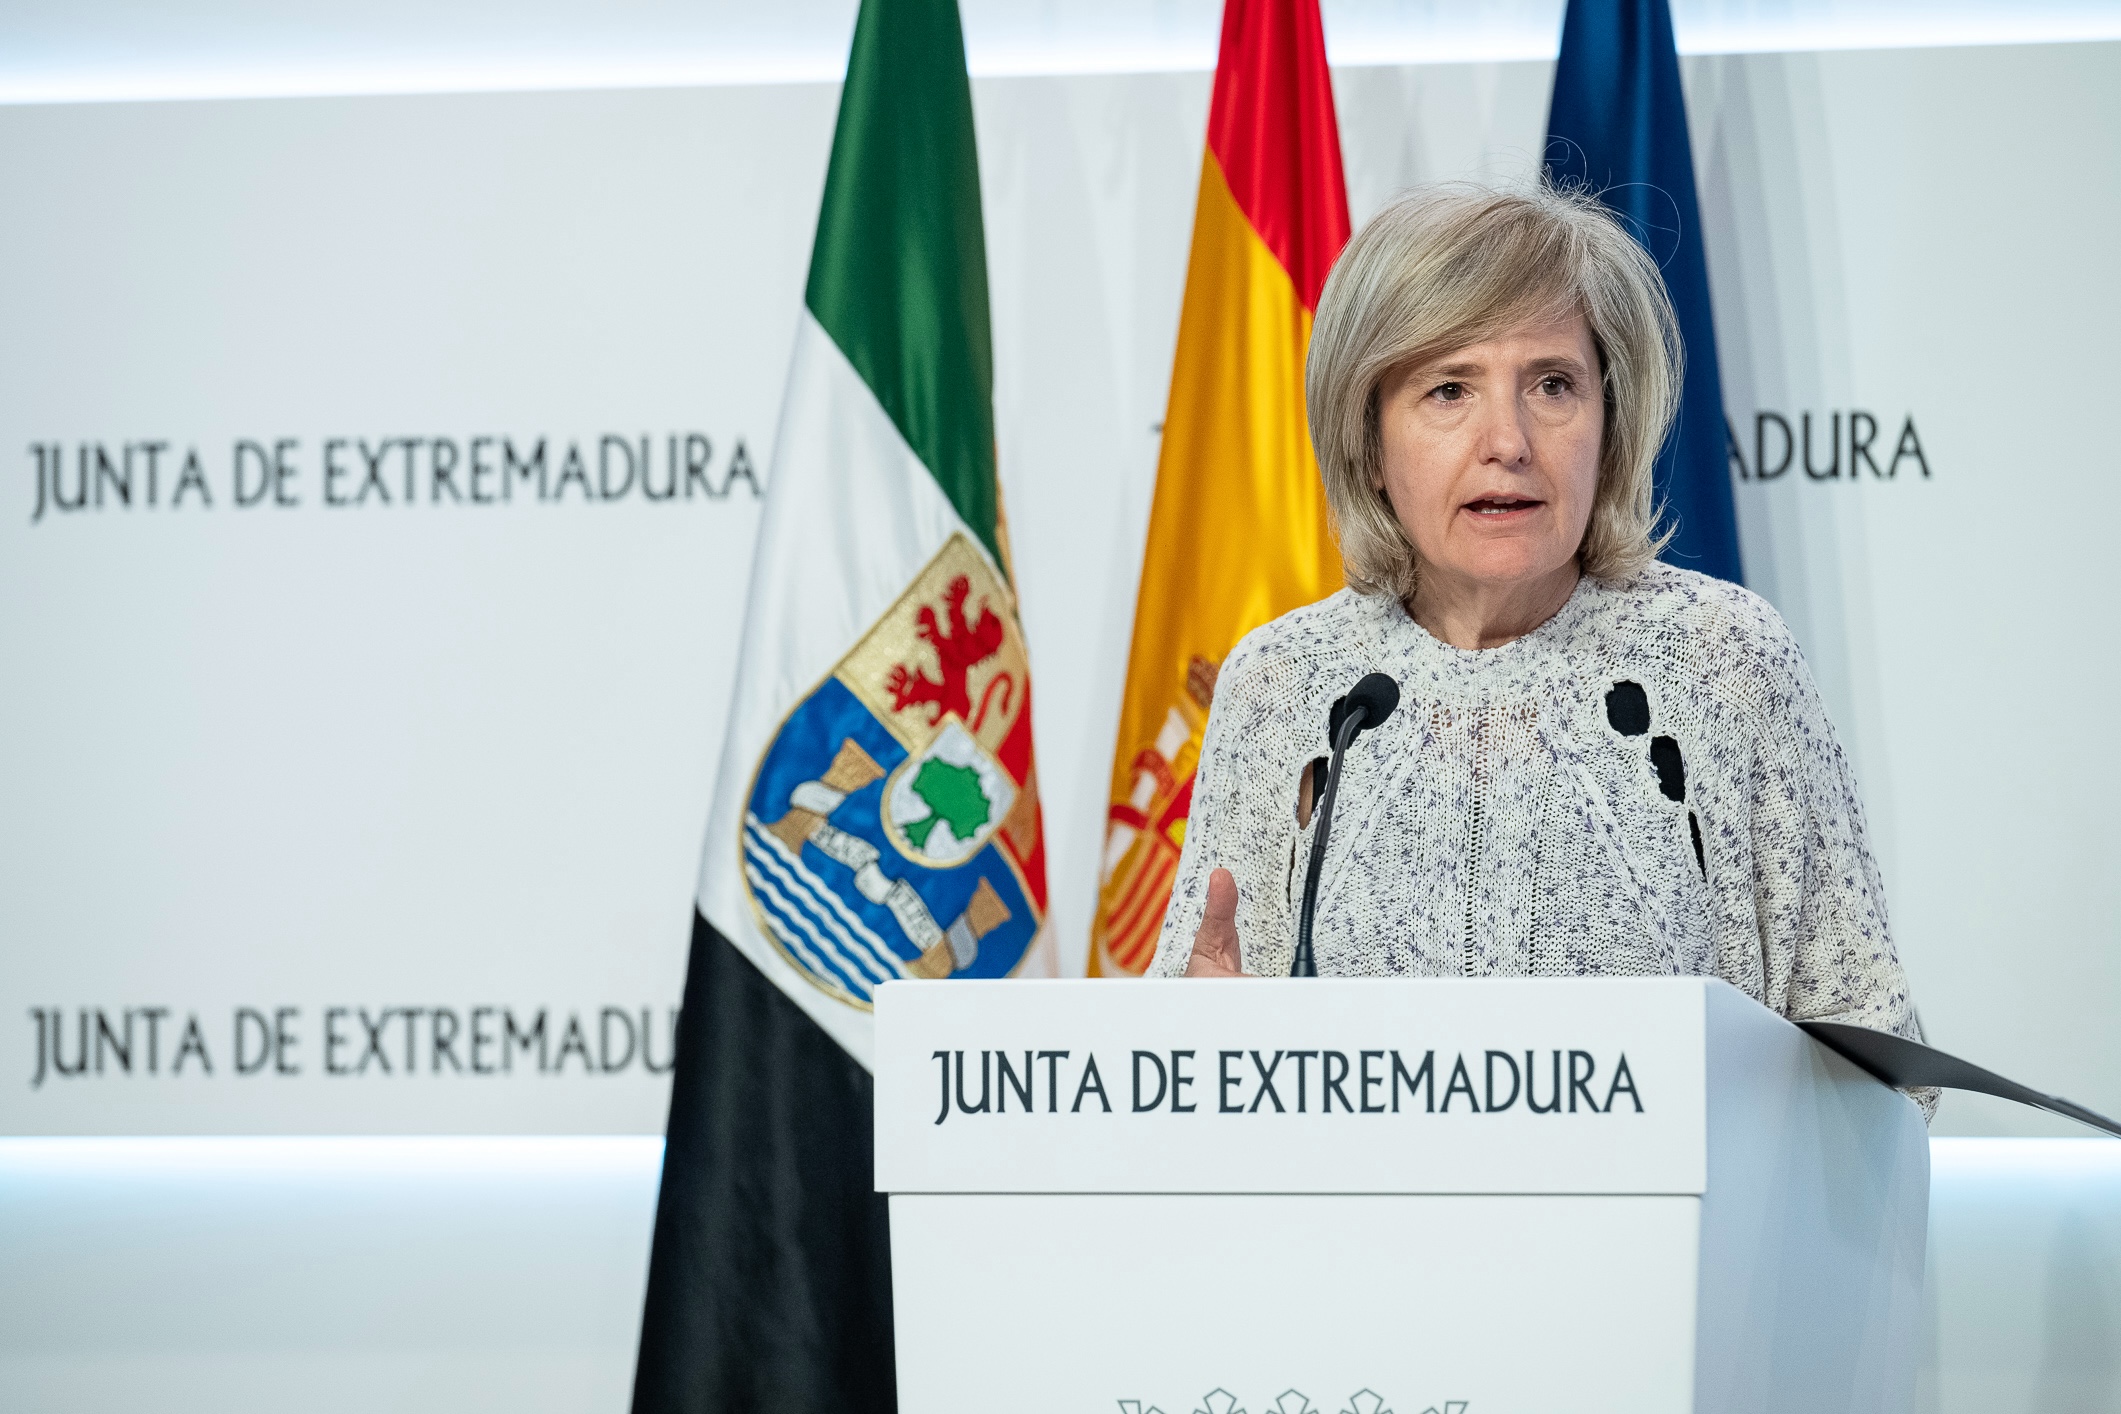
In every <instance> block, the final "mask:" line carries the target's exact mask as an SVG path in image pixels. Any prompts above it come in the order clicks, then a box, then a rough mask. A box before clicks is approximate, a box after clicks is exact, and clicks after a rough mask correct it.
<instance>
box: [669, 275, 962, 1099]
mask: <svg viewBox="0 0 2121 1414" xmlns="http://www.w3.org/2000/svg"><path fill="white" fill-rule="evenodd" d="M772 465H773V470H772V474H771V476H770V477H769V478H768V481H767V486H766V507H765V514H764V516H763V517H762V519H761V522H760V525H759V541H758V551H757V555H756V558H755V559H754V561H753V565H752V573H751V589H750V594H749V596H748V600H747V603H746V609H745V622H744V641H743V647H742V649H741V651H740V653H739V655H738V662H737V672H736V686H735V689H734V691H733V692H732V694H731V697H730V708H729V734H728V736H727V737H726V738H724V740H723V744H722V759H721V767H720V770H719V771H718V772H717V774H716V777H715V786H714V808H713V810H712V812H711V813H710V817H709V821H708V826H707V840H706V846H705V850H704V853H703V855H702V857H701V860H700V887H699V907H700V912H701V913H702V914H703V915H705V917H706V918H707V920H708V922H710V923H712V924H713V925H714V926H715V928H716V929H717V930H718V931H720V932H721V934H722V935H723V936H724V937H726V938H728V939H729V941H730V942H732V943H734V944H735V945H736V947H737V948H738V949H739V950H740V951H742V952H743V954H744V955H745V956H746V957H748V958H750V959H751V961H752V962H753V963H754V964H755V965H756V966H757V967H758V969H759V970H760V971H761V972H763V973H765V974H766V976H767V977H769V978H770V979H772V981H773V983H774V985H775V986H777V987H779V988H780V989H781V991H782V992H783V993H784V994H785V995H786V996H787V997H788V998H789V999H790V1000H791V1001H793V1002H794V1003H795V1004H796V1005H797V1006H799V1007H801V1008H802V1009H803V1011H804V1013H805V1014H806V1015H808V1016H809V1017H810V1018H811V1019H812V1020H813V1021H815V1022H817V1024H818V1025H819V1026H821V1027H823V1028H824V1029H825V1032H826V1034H828V1035H830V1036H831V1037H832V1038H833V1039H834V1040H835V1041H838V1042H839V1043H840V1045H842V1046H844V1047H845V1048H846V1049H847V1052H848V1054H850V1055H852V1056H853V1057H854V1058H855V1059H856V1060H858V1061H860V1062H861V1063H862V1064H863V1065H865V1066H866V1065H868V1064H869V1054H870V1046H871V1038H872V1030H873V1023H872V1019H871V1017H870V1014H869V1013H868V1012H867V1011H866V1010H862V1009H859V1008H856V1007H850V1006H848V1005H847V1004H846V1003H845V1002H843V1001H840V1000H838V999H837V998H835V997H833V996H831V995H829V994H828V993H826V992H825V991H824V990H823V989H822V988H820V987H818V986H817V985H816V984H815V983H813V982H811V981H810V980H809V979H808V978H807V977H805V976H804V975H803V974H802V972H801V971H799V970H798V969H797V968H796V967H795V966H794V965H792V964H791V963H790V962H789V961H788V960H787V958H786V957H784V956H783V955H782V953H781V951H780V949H779V948H778V947H777V946H776V945H775V943H774V942H773V941H772V940H770V939H768V938H767V937H766V935H765V934H764V933H762V932H761V931H760V928H759V923H758V917H757V915H756V914H755V913H754V912H753V910H752V907H751V902H750V900H749V899H747V898H746V897H745V896H744V877H745V873H746V871H747V869H748V868H750V867H752V866H749V865H748V864H747V860H746V844H745V840H744V816H745V815H746V813H748V808H749V804H750V802H749V799H748V797H749V795H750V793H751V782H752V778H753V773H754V772H755V771H756V770H757V769H758V764H759V759H760V758H761V757H762V756H763V755H764V754H765V752H766V748H767V746H768V745H769V744H770V743H771V742H772V740H773V736H774V733H776V732H777V731H779V730H780V727H781V723H782V722H783V721H785V720H786V719H787V715H788V712H789V709H790V708H792V707H793V706H794V705H795V704H796V703H797V702H798V701H799V700H800V699H801V698H802V697H803V696H804V695H805V694H807V693H809V692H810V691H811V690H812V689H813V688H815V687H816V686H817V684H818V683H819V682H820V681H821V680H822V679H823V678H824V677H825V676H826V675H827V674H829V673H830V672H831V671H832V669H833V666H834V665H835V664H836V663H838V662H839V660H840V659H841V658H842V657H844V656H845V655H846V653H847V652H848V650H850V649H851V648H853V647H854V645H855V644H856V643H858V642H860V641H861V637H862V635H863V634H865V633H867V632H868V631H869V628H870V626H871V625H872V624H874V623H875V622H876V621H877V620H878V619H879V618H881V617H882V616H883V615H884V613H885V612H886V611H887V610H889V609H890V607H891V606H892V605H893V604H894V603H896V602H897V601H898V598H899V596H900V595H901V594H903V593H904V592H905V589H906V586H907V584H909V583H910V582H911V581H912V580H913V578H914V576H915V575H917V574H919V573H920V571H921V569H922V567H923V566H925V565H926V564H927V563H928V562H929V561H930V560H931V559H933V558H934V557H935V554H936V552H937V551H939V550H940V549H942V547H943V544H944V543H945V542H946V541H947V540H948V539H949V538H950V535H951V534H952V532H954V531H960V530H963V529H965V526H964V522H963V520H962V519H961V518H960V517H959V516H958V513H957V509H956V507H954V506H952V505H951V504H950V501H949V498H948V497H946V496H944V495H943V488H942V487H941V486H939V485H937V484H936V480H935V477H934V476H933V475H931V474H930V473H929V471H928V468H927V467H926V466H924V465H923V464H922V463H921V460H920V458H919V457H918V456H916V455H915V454H914V451H913V448H912V447H910V446H908V445H907V443H906V439H905V438H904V437H903V436H901V435H900V434H899V430H898V428H897V426H895V425H894V424H893V423H892V421H891V418H890V415H889V414H887V413H886V412H885V411H884V408H883V405H882V404H881V403H879V402H878V401H877V400H876V394H875V392H874V391H872V390H871V389H870V387H869V385H868V384H867V383H866V382H864V381H863V379H862V376H861V375H860V374H859V373H857V372H856V371H855V369H854V365H852V364H851V363H849V362H848V361H847V356H846V355H845V354H844V353H842V352H841V350H840V347H839V345H837V344H835V343H834V342H833V341H832V336H831V335H830V334H827V333H826V332H825V330H824V328H823V327H822V326H821V325H819V323H818V322H817V319H816V317H815V316H814V315H812V314H811V313H810V311H809V310H808V309H807V308H805V309H804V310H803V312H802V315H801V321H800V324H799V326H798V328H797V330H796V338H795V353H794V357H793V358H792V359H791V360H790V367H789V373H788V390H787V393H786V394H785V396H784V398H783V400H782V404H781V421H780V429H779V432H778V434H777V440H776V442H775V444H774V449H773V463H772Z"/></svg>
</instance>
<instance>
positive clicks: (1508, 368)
mask: <svg viewBox="0 0 2121 1414" xmlns="http://www.w3.org/2000/svg"><path fill="white" fill-rule="evenodd" d="M1377 403H1378V406H1377V421H1378V430H1379V432H1380V433H1381V435H1382V441H1383V444H1384V445H1383V450H1384V467H1383V483H1384V485H1383V489H1384V493H1385V496H1386V499H1387V500H1389V501H1390V502H1391V505H1392V511H1393V514H1394V515H1395V516H1396V517H1397V518H1398V520H1399V523H1400V525H1401V527H1402V528H1404V529H1405V531H1406V533H1407V539H1408V540H1410V541H1412V542H1413V545H1414V551H1415V553H1416V554H1417V555H1419V556H1420V557H1421V576H1422V581H1423V585H1424V588H1425V589H1426V588H1428V587H1429V586H1430V585H1431V584H1432V583H1433V581H1434V580H1435V579H1436V578H1441V579H1444V580H1447V581H1452V583H1450V584H1448V585H1445V584H1437V585H1435V586H1434V587H1435V588H1437V589H1439V590H1445V589H1456V590H1459V591H1461V592H1463V591H1475V592H1477V591H1479V590H1483V589H1486V590H1496V589H1502V590H1507V589H1510V588H1513V587H1530V586H1533V585H1535V584H1537V583H1538V582H1539V581H1541V580H1543V579H1545V578H1548V577H1551V576H1555V575H1558V574H1562V573H1566V574H1568V575H1569V576H1570V578H1571V580H1572V582H1573V577H1574V562H1575V558H1576V551H1577V549H1578V548H1579V547H1580V546H1581V545H1582V544H1583V532H1584V527H1585V526H1586V525H1588V524H1589V523H1590V518H1591V501H1592V498H1593V497H1594V496H1595V495H1596V493H1597V490H1598V450H1599V445H1600V442H1601V440H1602V438H1603V436H1604V433H1605V400H1604V397H1603V396H1602V393H1601V388H1600V383H1599V366H1598V350H1597V346H1596V345H1595V344H1594V343H1593V342H1592V340H1591V330H1590V326H1589V325H1588V324H1586V323H1585V322H1584V319H1583V316H1582V315H1580V314H1577V315H1569V316H1566V317H1564V318H1561V319H1557V320H1554V321H1552V322H1549V323H1542V324H1527V325H1523V326H1520V327H1518V328H1516V329H1512V330H1510V331H1509V332H1507V333H1505V334H1502V335H1500V336H1498V337H1496V338H1493V339H1490V340H1488V341H1486V342H1484V343H1478V344H1472V345H1469V346H1467V347H1465V348H1462V349H1454V350H1452V351H1451V352H1449V353H1447V354H1443V355H1440V356H1438V357H1436V358H1432V359H1427V360H1424V361H1423V362H1421V363H1418V364H1411V365H1408V366H1407V367H1405V368H1402V369H1399V370H1396V371H1395V372H1393V373H1391V374H1389V375H1387V376H1386V378H1385V379H1384V381H1383V382H1382V383H1381V384H1380V385H1379V387H1378V391H1377Z"/></svg>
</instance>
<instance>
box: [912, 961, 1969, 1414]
mask: <svg viewBox="0 0 2121 1414" xmlns="http://www.w3.org/2000/svg"><path fill="white" fill-rule="evenodd" d="M876 1022H877V1027H876V1057H875V1064H876V1185H877V1188H878V1189H879V1190H881V1191H883V1192H887V1193H889V1194H890V1195H891V1259H892V1281H893V1292H894V1309H895V1319H896V1325H897V1339H898V1379H899V1407H900V1408H901V1409H904V1410H907V1411H909V1414H974V1411H979V1414H992V1411H998V1410H1011V1411H1015V1410H1022V1411H1027V1414H1028V1412H1029V1411H1053V1414H1061V1411H1067V1414H1114V1411H1133V1414H1149V1411H1151V1410H1159V1411H1162V1414H1193V1412H1194V1411H1206V1414H1235V1411H1237V1410H1245V1411H1248V1414H1298V1412H1299V1411H1312V1414H1383V1411H1386V1410H1390V1411H1393V1412H1394V1414H1427V1412H1428V1411H1432V1410H1433V1411H1436V1414H1564V1411H1566V1412H1567V1414H1594V1411H1612V1414H1622V1411H1625V1414H1664V1411H1671V1412H1672V1414H1679V1411H1689V1410H1691V1411H1703V1414H1707V1411H1715V1414H1737V1412H1738V1411H1756V1410H1757V1411H1763V1412H1764V1411H1778V1414H1779V1412H1780V1411H1788V1410H1804V1411H1807V1414H1821V1411H1828V1410H1834V1411H1839V1410H1850V1411H1857V1410H1860V1411H1864V1414H1875V1411H1900V1410H1903V1409H1905V1408H1906V1407H1907V1406H1908V1405H1909V1403H1910V1402H1911V1400H1912V1395H1913V1386H1914V1370H1915V1360H1916V1354H1917V1340H1918V1335H1919V1312H1920V1299H1921V1291H1922V1264H1923V1244H1924V1237H1925V1227H1926V1221H1927V1213H1928V1202H1929V1148H1928V1144H1927V1142H1926V1134H1925V1131H1924V1128H1923V1124H1922V1117H1921V1114H1920V1112H1919V1111H1917V1110H1916V1108H1915V1107H1914V1105H1912V1104H1911V1103H1910V1102H1909V1101H1908V1100H1907V1099H1906V1098H1905V1097H1904V1096H1901V1095H1899V1094H1897V1093H1896V1092H1894V1091H1892V1090H1889V1089H1887V1088H1885V1087H1884V1086H1882V1085H1880V1084H1879V1083H1878V1082H1876V1081H1875V1080H1872V1079H1871V1078H1870V1077H1869V1076H1867V1075H1865V1074H1864V1073H1862V1072H1861V1071H1859V1070H1857V1069H1856V1068H1855V1067H1853V1066H1851V1065H1849V1064H1848V1063H1847V1062H1845V1061H1843V1060H1842V1059H1841V1058H1840V1057H1838V1056H1836V1055H1834V1054H1832V1053H1831V1052H1829V1051H1827V1050H1826V1049H1824V1048H1823V1047H1821V1046H1819V1045H1816V1044H1815V1043H1813V1042H1812V1041H1811V1040H1810V1039H1808V1038H1807V1037H1806V1036H1805V1035H1804V1034H1803V1033H1802V1032H1800V1031H1798V1030H1797V1029H1796V1028H1795V1027H1793V1026H1791V1025H1790V1024H1789V1023H1787V1022H1785V1021H1783V1020H1782V1019H1781V1018H1780V1017H1777V1016H1775V1015H1774V1014H1772V1013H1770V1012H1768V1011H1767V1010H1765V1009H1763V1008H1762V1007H1760V1006H1758V1005H1756V1004H1755V1003H1753V1002H1752V1001H1750V1000H1748V999H1747V998H1746V997H1744V996H1743V995H1741V994H1740V993H1738V992H1737V991H1735V990H1733V989H1732V988H1730V987H1728V986H1726V985H1724V984H1722V983H1720V982H1712V981H1704V980H1700V979H1691V978H1670V979H1665V978H1658V979H1640V980H1638V979H1598V980H1582V981H1555V980H1545V979H1527V980H1497V981H1333V980H1302V981H1255V980H1232V981H1218V982H1205V981H1180V982H1136V983H1114V982H1029V981H1008V982H894V983H892V984H890V985H889V986H886V987H884V988H883V989H882V990H881V991H880V992H879V993H878V995H877V1003H876Z"/></svg>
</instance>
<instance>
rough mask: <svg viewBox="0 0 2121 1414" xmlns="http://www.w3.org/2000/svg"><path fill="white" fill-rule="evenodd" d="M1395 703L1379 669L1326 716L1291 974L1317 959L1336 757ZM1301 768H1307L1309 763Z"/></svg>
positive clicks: (1312, 967)
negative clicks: (1329, 747) (1321, 779)
mask: <svg viewBox="0 0 2121 1414" xmlns="http://www.w3.org/2000/svg"><path fill="white" fill-rule="evenodd" d="M1398 706H1399V684H1398V683H1396V682H1394V681H1392V679H1390V678H1389V677H1386V676H1385V675H1384V674H1383V673H1371V674H1369V675H1368V676H1367V677H1365V678H1364V679H1363V680H1362V681H1361V682H1359V683H1357V684H1355V688H1354V690H1353V691H1351V692H1350V693H1349V694H1348V695H1347V696H1346V697H1343V698H1340V699H1339V700H1337V701H1336V702H1334V704H1333V710H1332V711H1331V712H1330V713H1329V714H1327V717H1326V737H1327V739H1328V740H1330V741H1331V742H1332V743H1333V755H1332V758H1331V759H1330V760H1329V761H1328V762H1327V763H1326V788H1325V790H1324V791H1323V792H1321V793H1320V795H1319V797H1318V830H1317V832H1316V833H1315V834H1313V835H1312V836H1311V867H1310V868H1309V869H1308V870H1307V871H1306V872H1305V874H1304V901H1303V909H1302V911H1301V912H1300V913H1299V914H1298V915H1297V918H1296V956H1295V958H1294V959H1293V960H1292V961H1291V962H1290V964H1289V975H1290V976H1291V977H1316V976H1317V975H1318V963H1317V960H1316V959H1315V958H1314V957H1313V956H1312V954H1311V918H1312V915H1313V914H1315V913H1317V912H1318V876H1319V871H1320V870H1321V869H1322V868H1323V867H1324V865H1325V862H1326V837H1327V836H1328V835H1330V834H1331V833H1332V832H1333V797H1334V796H1336V795H1338V794H1339V793H1340V759H1341V757H1343V756H1344V755H1346V754H1347V750H1348V743H1349V742H1351V741H1353V740H1355V738H1357V737H1359V736H1361V735H1362V734H1363V733H1364V732H1366V731H1368V730H1369V729H1370V728H1372V727H1374V726H1376V725H1377V724H1378V723H1380V722H1382V721H1383V720H1384V719H1385V718H1387V717H1389V716H1391V715H1392V713H1393V711H1394V709H1396V708H1397V707H1398ZM1304 769H1306V770H1309V769H1310V767H1308V766H1307V767H1305V768H1304Z"/></svg>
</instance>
